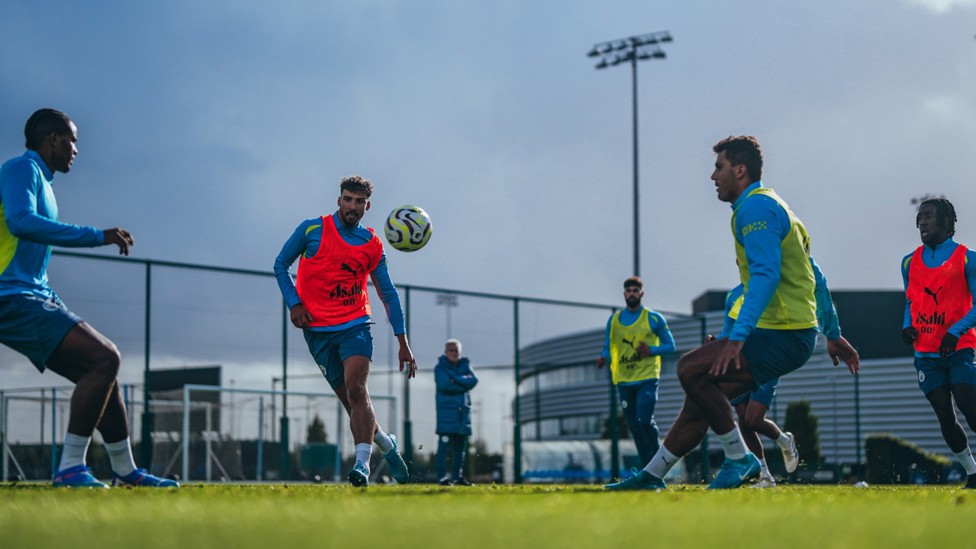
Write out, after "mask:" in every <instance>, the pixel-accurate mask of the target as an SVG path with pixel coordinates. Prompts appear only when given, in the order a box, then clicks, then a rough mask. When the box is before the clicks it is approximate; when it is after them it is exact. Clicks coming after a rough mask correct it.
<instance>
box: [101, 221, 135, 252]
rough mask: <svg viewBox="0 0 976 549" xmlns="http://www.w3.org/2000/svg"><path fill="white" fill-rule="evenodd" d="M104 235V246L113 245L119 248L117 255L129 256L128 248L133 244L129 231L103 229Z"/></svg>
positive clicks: (114, 228)
mask: <svg viewBox="0 0 976 549" xmlns="http://www.w3.org/2000/svg"><path fill="white" fill-rule="evenodd" d="M102 233H103V234H104V235H105V242H104V243H105V244H106V245H107V244H115V245H116V246H118V247H119V255H129V248H131V247H132V245H133V244H135V240H133V239H132V235H131V234H129V231H127V230H125V229H120V228H118V227H112V228H111V229H105V230H104V231H102Z"/></svg>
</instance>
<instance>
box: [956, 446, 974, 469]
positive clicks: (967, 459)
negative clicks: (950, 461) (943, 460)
mask: <svg viewBox="0 0 976 549" xmlns="http://www.w3.org/2000/svg"><path fill="white" fill-rule="evenodd" d="M956 459H958V460H959V463H962V466H963V467H965V468H966V474H967V475H972V474H976V460H974V459H973V452H972V450H970V449H969V448H966V449H965V450H963V451H962V452H956Z"/></svg>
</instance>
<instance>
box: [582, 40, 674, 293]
mask: <svg viewBox="0 0 976 549" xmlns="http://www.w3.org/2000/svg"><path fill="white" fill-rule="evenodd" d="M671 41H672V38H671V35H670V34H669V33H668V32H667V31H659V32H653V33H650V34H643V35H640V36H630V37H628V38H623V39H618V40H611V41H609V42H601V43H598V44H596V45H594V46H593V49H591V50H590V51H589V53H588V54H587V55H588V56H589V57H601V59H600V62H599V63H597V64H596V68H597V69H605V68H607V67H612V66H616V65H619V64H621V63H623V62H625V61H630V67H631V88H632V92H633V96H632V103H633V109H632V111H633V124H634V275H635V276H640V189H639V188H640V185H639V181H640V176H639V170H638V160H637V159H638V141H637V135H638V132H637V62H638V61H643V60H645V59H665V58H666V57H667V56H666V55H665V53H664V50H662V49H661V47H660V44H661V43H662V42H671Z"/></svg>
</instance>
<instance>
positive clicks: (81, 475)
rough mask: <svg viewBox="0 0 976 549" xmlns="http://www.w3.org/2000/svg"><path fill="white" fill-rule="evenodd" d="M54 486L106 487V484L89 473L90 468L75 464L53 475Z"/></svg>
mask: <svg viewBox="0 0 976 549" xmlns="http://www.w3.org/2000/svg"><path fill="white" fill-rule="evenodd" d="M54 486H55V487H67V488H108V484H105V483H104V482H102V481H100V480H98V479H97V478H95V477H94V475H92V474H91V468H90V467H87V466H85V465H75V466H74V467H68V468H67V469H65V470H63V471H58V474H56V475H54Z"/></svg>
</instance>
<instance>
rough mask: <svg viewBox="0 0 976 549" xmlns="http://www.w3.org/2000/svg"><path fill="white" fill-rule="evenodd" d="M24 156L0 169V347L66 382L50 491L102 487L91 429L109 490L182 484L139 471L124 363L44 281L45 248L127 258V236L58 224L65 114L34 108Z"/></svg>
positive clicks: (71, 148) (73, 149) (69, 147)
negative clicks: (92, 459)
mask: <svg viewBox="0 0 976 549" xmlns="http://www.w3.org/2000/svg"><path fill="white" fill-rule="evenodd" d="M24 137H25V138H26V145H27V152H25V153H24V154H23V155H22V156H19V157H17V158H14V159H11V160H9V161H7V162H6V163H5V164H4V165H3V168H0V209H2V210H3V216H2V219H0V268H2V271H0V342H2V343H3V344H4V345H6V346H8V347H10V348H11V349H14V350H15V351H17V352H19V353H21V354H23V355H25V356H27V358H29V359H30V361H31V362H32V363H34V366H36V367H37V369H38V370H40V371H41V372H43V371H44V369H45V367H46V368H49V369H50V370H51V371H53V372H54V373H56V374H58V375H60V376H63V377H65V378H67V379H69V380H71V381H72V382H73V383H74V384H75V390H74V392H73V393H72V395H71V408H70V410H71V411H70V417H69V419H68V432H67V434H66V435H65V438H64V449H63V451H62V452H61V462H60V465H59V467H58V473H57V474H56V475H55V477H54V485H55V486H69V487H89V488H108V486H107V485H105V484H104V483H102V482H100V481H99V480H98V479H96V478H95V477H94V476H93V475H92V474H91V469H90V468H88V466H87V464H86V462H85V455H86V453H87V451H88V444H89V443H90V442H91V437H92V433H93V432H94V430H95V429H98V431H99V432H100V433H101V434H102V439H103V440H104V441H105V448H106V450H107V451H108V455H109V458H110V459H111V462H112V471H113V474H112V484H113V485H116V486H118V485H129V486H161V487H175V486H179V485H178V484H177V483H176V482H174V481H172V480H168V479H161V478H158V477H155V476H153V475H150V474H149V473H148V472H147V471H146V470H145V469H137V468H136V466H135V462H134V460H133V458H132V448H131V446H130V444H129V423H128V419H127V416H126V412H125V404H124V403H123V402H122V397H121V395H120V394H119V384H118V381H117V380H116V378H117V376H118V373H119V367H120V364H121V357H120V356H119V350H118V349H117V348H116V347H115V344H114V343H112V342H111V341H109V340H108V338H106V337H105V336H103V335H102V334H100V333H98V332H97V331H96V330H95V329H94V328H92V327H91V326H90V325H88V323H87V322H85V321H83V320H82V319H81V318H79V317H78V316H76V315H75V314H74V313H72V312H71V311H69V310H68V308H67V307H66V306H65V305H64V303H62V302H61V299H60V298H59V297H58V295H57V294H56V293H55V292H54V290H52V289H51V288H50V287H49V286H48V284H47V264H48V261H49V259H50V257H51V246H67V247H96V246H104V245H109V244H114V245H116V246H118V247H119V253H120V254H122V255H129V248H130V247H131V246H132V244H133V240H132V235H130V234H129V233H128V231H125V230H123V229H119V228H112V229H105V230H99V229H96V228H94V227H79V226H77V225H69V224H66V223H60V222H59V221H58V205H57V202H56V201H55V199H54V188H53V187H52V183H53V181H54V173H55V172H61V173H68V171H70V170H71V164H72V163H73V162H74V160H75V156H77V155H78V147H77V145H76V143H77V142H78V128H77V127H76V126H75V124H74V122H72V121H71V119H70V118H68V116H67V115H65V114H64V113H62V112H60V111H56V110H54V109H41V110H39V111H37V112H35V113H34V114H32V115H31V117H30V118H29V119H28V120H27V124H26V126H25V128H24Z"/></svg>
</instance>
